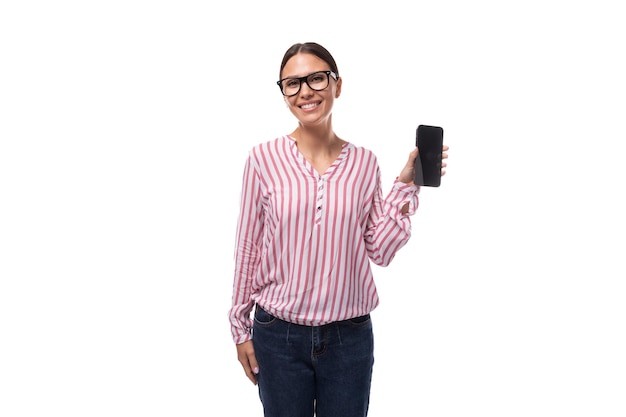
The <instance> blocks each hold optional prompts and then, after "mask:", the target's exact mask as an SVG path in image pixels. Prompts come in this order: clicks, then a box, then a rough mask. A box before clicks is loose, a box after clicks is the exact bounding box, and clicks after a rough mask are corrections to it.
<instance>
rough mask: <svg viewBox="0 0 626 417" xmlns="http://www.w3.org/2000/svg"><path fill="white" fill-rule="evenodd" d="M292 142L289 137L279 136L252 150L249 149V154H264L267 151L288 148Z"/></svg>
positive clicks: (255, 146)
mask: <svg viewBox="0 0 626 417" xmlns="http://www.w3.org/2000/svg"><path fill="white" fill-rule="evenodd" d="M293 142H294V140H293V139H292V138H290V137H289V136H279V137H277V138H274V139H271V140H267V141H265V142H261V143H258V144H256V145H254V146H253V147H252V149H250V153H253V154H255V153H259V152H260V153H264V152H267V151H268V150H274V149H277V148H288V147H289V146H290V145H291V144H292V143H293Z"/></svg>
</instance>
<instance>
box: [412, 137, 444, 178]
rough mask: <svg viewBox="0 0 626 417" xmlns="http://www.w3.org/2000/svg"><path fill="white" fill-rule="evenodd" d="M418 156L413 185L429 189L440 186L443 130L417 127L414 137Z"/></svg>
mask: <svg viewBox="0 0 626 417" xmlns="http://www.w3.org/2000/svg"><path fill="white" fill-rule="evenodd" d="M415 145H416V146H417V148H418V149H419V155H418V157H417V158H415V166H414V169H413V174H414V178H413V183H414V184H415V185H425V186H429V187H439V185H441V163H442V161H443V159H442V152H443V128H441V127H440V126H428V125H419V126H418V127H417V132H416V135H415Z"/></svg>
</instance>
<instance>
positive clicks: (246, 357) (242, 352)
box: [237, 340, 259, 385]
mask: <svg viewBox="0 0 626 417" xmlns="http://www.w3.org/2000/svg"><path fill="white" fill-rule="evenodd" d="M237 359H239V362H240V363H241V366H243V370H244V371H245V373H246V376H247V377H248V379H249V380H250V381H252V383H253V384H254V385H256V383H257V380H256V376H257V374H258V373H259V364H258V363H257V361H256V356H255V354H254V346H253V345H252V340H248V341H246V342H243V343H240V344H238V345H237Z"/></svg>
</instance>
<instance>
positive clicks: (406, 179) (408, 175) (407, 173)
mask: <svg viewBox="0 0 626 417" xmlns="http://www.w3.org/2000/svg"><path fill="white" fill-rule="evenodd" d="M448 149H450V147H449V146H448V145H443V148H442V153H441V160H442V161H441V176H442V177H443V176H444V175H446V170H445V168H446V167H447V166H448V164H447V163H446V161H445V160H446V159H447V158H448V153H447V152H448ZM418 155H419V149H418V148H415V149H413V151H412V152H411V153H410V154H409V159H408V161H407V162H406V165H405V166H404V168H402V172H400V175H399V176H398V180H399V181H402V182H403V183H405V184H413V167H414V165H415V158H417V156H418Z"/></svg>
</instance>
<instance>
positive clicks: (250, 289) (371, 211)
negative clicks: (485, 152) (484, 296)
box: [229, 42, 447, 417]
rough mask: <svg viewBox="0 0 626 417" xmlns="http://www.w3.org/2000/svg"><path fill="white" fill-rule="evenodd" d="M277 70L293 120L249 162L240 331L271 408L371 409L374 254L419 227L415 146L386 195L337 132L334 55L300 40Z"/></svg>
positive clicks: (240, 261)
mask: <svg viewBox="0 0 626 417" xmlns="http://www.w3.org/2000/svg"><path fill="white" fill-rule="evenodd" d="M279 78H280V79H279V81H278V82H277V84H278V86H279V87H280V91H281V93H282V94H283V96H284V100H285V103H286V104H287V107H288V108H289V110H290V111H291V113H292V114H293V115H294V116H295V118H296V120H297V126H296V128H295V130H293V131H292V132H291V133H289V134H285V135H281V136H279V137H278V138H276V139H273V140H271V141H269V142H264V143H261V144H259V145H257V146H255V147H253V148H252V150H251V151H250V154H249V156H248V159H247V162H246V164H245V168H244V179H243V187H242V193H241V209H240V214H239V220H238V223H237V234H236V251H235V274H234V275H235V276H234V285H233V296H232V307H231V309H230V313H229V317H230V323H231V331H232V337H233V341H234V342H235V344H236V346H237V354H238V358H239V361H240V362H241V365H242V366H243V369H244V371H245V373H246V375H247V376H248V378H249V379H250V380H251V381H252V382H253V383H255V384H257V383H258V387H259V395H260V398H261V402H262V404H263V408H264V410H265V415H266V416H272V417H281V416H285V417H288V416H289V417H291V416H295V415H313V414H314V413H317V415H318V416H325V417H333V416H337V417H338V416H341V417H357V416H359V417H363V416H366V415H367V413H368V408H369V398H370V388H371V379H372V369H373V364H374V336H373V331H372V319H371V317H370V312H371V311H372V310H374V309H375V308H376V306H377V305H378V293H377V291H376V286H375V283H374V277H373V274H372V269H371V266H370V262H371V263H374V264H376V265H380V266H387V265H389V263H390V262H391V261H392V260H393V258H394V257H395V255H396V253H397V252H398V251H399V250H400V249H401V248H402V247H403V246H404V245H405V244H406V243H407V241H408V240H409V237H410V236H411V220H410V216H412V215H413V214H415V211H416V209H417V206H418V192H419V187H418V186H416V185H415V184H413V163H414V160H415V158H416V157H417V155H418V153H417V149H413V150H412V151H410V152H409V155H408V158H407V160H406V164H405V165H404V166H403V167H402V169H401V170H400V174H399V175H398V177H397V179H396V180H395V181H394V184H393V187H392V189H391V191H390V192H389V194H388V195H387V196H386V197H385V198H383V192H382V188H381V176H380V169H379V166H378V162H377V159H376V156H375V155H374V154H373V153H372V152H371V151H370V150H368V149H365V148H363V147H359V146H357V145H355V144H353V143H351V142H349V141H347V140H344V139H342V138H340V137H338V136H337V134H336V133H335V131H334V130H333V125H332V110H333V104H334V102H335V100H337V99H338V98H339V97H340V95H341V87H342V82H343V80H342V78H341V77H340V76H339V70H338V68H337V64H336V62H335V60H334V58H333V57H332V56H331V54H330V53H329V52H328V51H327V50H326V49H325V48H324V47H322V46H321V45H319V44H317V43H312V42H309V43H303V44H300V43H298V44H295V45H293V46H292V47H290V48H289V49H288V50H287V52H286V53H285V55H284V58H283V61H282V63H281V67H280V75H279ZM444 150H447V148H446V149H444ZM443 157H444V158H446V157H447V154H445V153H444V155H443ZM443 166H444V167H445V163H444V164H443ZM443 173H445V171H443ZM253 310H254V313H253Z"/></svg>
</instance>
